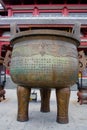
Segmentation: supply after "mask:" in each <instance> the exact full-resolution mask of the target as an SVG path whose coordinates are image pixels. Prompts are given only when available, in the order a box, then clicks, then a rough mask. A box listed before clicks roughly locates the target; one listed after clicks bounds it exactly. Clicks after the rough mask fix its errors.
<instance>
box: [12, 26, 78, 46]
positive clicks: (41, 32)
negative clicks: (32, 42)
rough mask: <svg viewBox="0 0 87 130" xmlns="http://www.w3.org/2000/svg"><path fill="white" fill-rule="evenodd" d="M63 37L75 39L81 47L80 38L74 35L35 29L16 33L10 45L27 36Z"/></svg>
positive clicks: (52, 30)
mask: <svg viewBox="0 0 87 130" xmlns="http://www.w3.org/2000/svg"><path fill="white" fill-rule="evenodd" d="M39 35H44V36H47V35H49V36H61V37H66V38H68V39H73V40H75V41H76V46H79V45H80V38H79V36H77V35H75V34H74V33H70V32H66V31H60V30H54V29H34V30H28V31H21V32H18V33H15V35H12V37H11V39H10V43H11V44H13V41H14V40H16V39H18V38H21V37H27V36H39Z"/></svg>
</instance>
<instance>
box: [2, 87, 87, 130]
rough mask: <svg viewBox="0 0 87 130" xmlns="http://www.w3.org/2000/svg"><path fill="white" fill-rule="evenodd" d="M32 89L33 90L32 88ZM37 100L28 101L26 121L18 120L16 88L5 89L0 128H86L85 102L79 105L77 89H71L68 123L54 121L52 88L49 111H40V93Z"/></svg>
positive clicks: (33, 129)
mask: <svg viewBox="0 0 87 130" xmlns="http://www.w3.org/2000/svg"><path fill="white" fill-rule="evenodd" d="M32 91H33V90H32ZM35 92H37V95H38V96H37V102H30V106H29V117H30V120H29V121H27V122H18V121H17V120H16V117H17V96H16V89H6V100H5V101H2V102H1V103H0V130H87V104H83V105H79V103H78V102H77V91H71V96H70V103H69V123H68V124H59V123H57V122H56V97H55V91H54V90H52V93H51V101H50V109H51V111H50V112H49V113H41V112H40V93H39V90H35Z"/></svg>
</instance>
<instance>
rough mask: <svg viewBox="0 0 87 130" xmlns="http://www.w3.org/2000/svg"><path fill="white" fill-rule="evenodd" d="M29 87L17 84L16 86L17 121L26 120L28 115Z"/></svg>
mask: <svg viewBox="0 0 87 130" xmlns="http://www.w3.org/2000/svg"><path fill="white" fill-rule="evenodd" d="M30 92H31V89H30V88H29V89H28V88H26V87H22V86H18V87H17V96H18V115H17V120H18V121H21V122H23V121H27V120H29V117H28V105H29V97H30Z"/></svg>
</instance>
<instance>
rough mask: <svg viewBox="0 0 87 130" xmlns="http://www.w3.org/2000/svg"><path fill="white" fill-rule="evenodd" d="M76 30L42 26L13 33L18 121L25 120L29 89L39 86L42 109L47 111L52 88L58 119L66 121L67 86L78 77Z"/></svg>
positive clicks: (13, 66) (12, 63)
mask: <svg viewBox="0 0 87 130" xmlns="http://www.w3.org/2000/svg"><path fill="white" fill-rule="evenodd" d="M14 32H15V31H14ZM76 32H78V29H77V30H76V31H75V30H73V33H68V32H63V31H57V30H51V29H41V30H30V31H25V32H18V33H16V34H15V35H13V37H12V38H11V45H12V46H13V51H12V58H11V64H10V74H11V78H12V80H13V81H14V82H15V83H16V84H18V88H17V90H18V91H17V94H18V118H17V120H19V121H26V120H28V103H29V95H30V90H31V88H40V94H41V109H40V110H41V112H49V111H50V105H49V101H50V92H51V88H55V89H56V98H57V122H59V123H68V104H69V97H70V91H69V87H70V86H71V85H73V84H74V83H75V82H76V81H77V77H78V52H77V46H78V45H79V39H78V36H77V34H76ZM13 34H14V33H13Z"/></svg>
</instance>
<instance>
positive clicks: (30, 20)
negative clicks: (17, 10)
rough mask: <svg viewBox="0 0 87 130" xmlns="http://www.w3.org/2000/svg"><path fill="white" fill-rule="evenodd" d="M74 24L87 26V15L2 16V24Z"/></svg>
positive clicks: (0, 23) (0, 22)
mask: <svg viewBox="0 0 87 130" xmlns="http://www.w3.org/2000/svg"><path fill="white" fill-rule="evenodd" d="M12 23H16V24H18V25H22V24H25V25H29V24H30V25H31V24H32V25H35V24H37V25H62V24H63V25H73V24H75V23H80V24H81V25H83V26H84V25H85V26H87V17H4V18H2V17H1V18H0V25H10V24H12Z"/></svg>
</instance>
